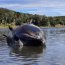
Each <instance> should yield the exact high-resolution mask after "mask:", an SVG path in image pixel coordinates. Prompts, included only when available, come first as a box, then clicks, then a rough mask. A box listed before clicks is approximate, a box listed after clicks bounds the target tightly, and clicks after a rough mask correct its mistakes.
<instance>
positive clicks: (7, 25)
mask: <svg viewBox="0 0 65 65" xmlns="http://www.w3.org/2000/svg"><path fill="white" fill-rule="evenodd" d="M9 26H11V27H13V28H15V27H17V26H16V25H13V24H6V25H4V24H0V28H8V27H9ZM40 27H42V28H65V26H64V25H59V24H58V25H56V26H55V27H52V26H40Z"/></svg>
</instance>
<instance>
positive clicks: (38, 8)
mask: <svg viewBox="0 0 65 65" xmlns="http://www.w3.org/2000/svg"><path fill="white" fill-rule="evenodd" d="M0 7H3V8H7V9H11V10H14V11H18V12H23V13H30V14H40V15H46V16H64V15H65V0H0Z"/></svg>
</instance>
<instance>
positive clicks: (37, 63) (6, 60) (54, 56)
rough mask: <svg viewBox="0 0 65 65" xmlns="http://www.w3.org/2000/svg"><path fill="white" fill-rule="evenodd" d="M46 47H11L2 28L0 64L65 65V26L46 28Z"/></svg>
mask: <svg viewBox="0 0 65 65" xmlns="http://www.w3.org/2000/svg"><path fill="white" fill-rule="evenodd" d="M43 30H44V32H45V34H46V48H42V47H23V48H22V49H20V50H19V49H11V48H10V47H8V46H7V44H6V40H5V38H4V37H3V36H2V34H4V33H5V34H8V33H9V31H8V29H0V65H65V28H46V29H43Z"/></svg>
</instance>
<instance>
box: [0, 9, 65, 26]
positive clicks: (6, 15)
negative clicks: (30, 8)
mask: <svg viewBox="0 0 65 65" xmlns="http://www.w3.org/2000/svg"><path fill="white" fill-rule="evenodd" d="M31 20H32V22H33V23H34V24H36V25H39V26H55V25H57V24H60V25H65V16H55V17H47V16H45V15H37V14H35V15H33V14H28V13H27V14H26V13H21V12H16V11H12V10H8V9H6V8H0V24H4V25H6V24H12V23H14V24H15V25H20V24H22V23H28V22H30V21H31Z"/></svg>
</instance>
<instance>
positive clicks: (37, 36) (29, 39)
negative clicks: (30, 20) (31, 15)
mask: <svg viewBox="0 0 65 65" xmlns="http://www.w3.org/2000/svg"><path fill="white" fill-rule="evenodd" d="M9 30H10V31H11V32H12V37H11V36H7V35H3V36H5V37H6V40H7V44H8V46H11V47H15V46H17V47H20V46H46V44H45V42H46V39H45V34H44V32H43V30H42V29H41V28H40V27H38V26H36V25H34V24H23V25H21V26H18V27H16V28H12V27H11V26H9Z"/></svg>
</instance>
